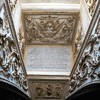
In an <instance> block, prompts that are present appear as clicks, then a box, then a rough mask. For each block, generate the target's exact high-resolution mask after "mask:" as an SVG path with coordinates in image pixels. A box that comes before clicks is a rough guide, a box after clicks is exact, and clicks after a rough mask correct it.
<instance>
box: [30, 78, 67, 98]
mask: <svg viewBox="0 0 100 100" xmlns="http://www.w3.org/2000/svg"><path fill="white" fill-rule="evenodd" d="M67 85H68V81H56V80H55V81H52V80H42V81H41V80H38V81H36V80H32V79H31V80H29V86H30V88H31V89H30V93H31V95H32V99H34V100H40V99H42V100H48V99H50V100H51V99H53V100H63V99H64V98H65V96H66V94H67V92H68V91H67V90H68V87H67Z"/></svg>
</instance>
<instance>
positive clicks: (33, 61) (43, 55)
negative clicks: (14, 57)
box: [24, 45, 71, 73]
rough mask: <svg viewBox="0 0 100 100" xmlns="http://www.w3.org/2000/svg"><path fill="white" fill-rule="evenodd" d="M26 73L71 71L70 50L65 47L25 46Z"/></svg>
mask: <svg viewBox="0 0 100 100" xmlns="http://www.w3.org/2000/svg"><path fill="white" fill-rule="evenodd" d="M24 61H25V66H26V70H27V71H29V72H30V71H33V72H35V71H40V72H43V71H44V72H46V71H47V73H50V72H65V73H68V72H70V70H71V48H70V47H66V46H46V45H45V46H43V45H39V46H27V48H26V56H25V60H24Z"/></svg>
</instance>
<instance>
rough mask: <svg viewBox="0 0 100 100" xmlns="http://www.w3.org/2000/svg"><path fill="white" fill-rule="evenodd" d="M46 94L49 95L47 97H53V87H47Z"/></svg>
mask: <svg viewBox="0 0 100 100" xmlns="http://www.w3.org/2000/svg"><path fill="white" fill-rule="evenodd" d="M46 94H47V96H52V95H53V87H52V85H47V87H46Z"/></svg>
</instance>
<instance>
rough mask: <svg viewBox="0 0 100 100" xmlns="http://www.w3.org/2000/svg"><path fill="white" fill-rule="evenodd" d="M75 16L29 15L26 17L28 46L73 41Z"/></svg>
mask: <svg viewBox="0 0 100 100" xmlns="http://www.w3.org/2000/svg"><path fill="white" fill-rule="evenodd" d="M75 20H76V17H75V16H71V15H67V16H65V15H63V16H62V15H59V17H58V16H57V15H41V16H39V15H37V16H36V15H28V16H25V27H26V39H27V43H28V44H43V43H44V44H47V43H58V44H66V43H70V42H71V40H72V34H73V32H74V25H75Z"/></svg>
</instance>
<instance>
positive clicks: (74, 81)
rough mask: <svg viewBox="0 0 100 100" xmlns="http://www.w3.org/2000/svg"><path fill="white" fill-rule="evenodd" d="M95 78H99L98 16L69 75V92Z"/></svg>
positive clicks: (99, 38)
mask: <svg viewBox="0 0 100 100" xmlns="http://www.w3.org/2000/svg"><path fill="white" fill-rule="evenodd" d="M99 15H100V14H99ZM96 80H100V16H99V19H98V21H97V25H96V29H95V31H93V32H92V34H91V36H90V37H89V39H88V42H87V44H86V47H85V50H84V52H83V55H82V57H81V59H80V61H79V63H78V65H77V68H76V69H75V70H74V72H73V74H72V76H71V80H70V90H69V93H71V92H73V91H75V90H76V89H77V88H79V87H80V86H82V85H84V84H86V83H89V82H92V81H96Z"/></svg>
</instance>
